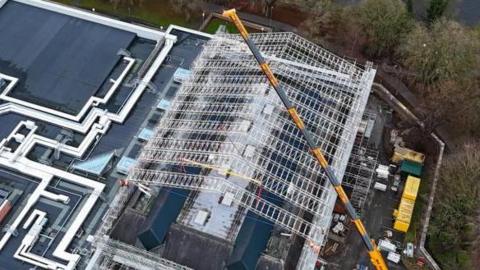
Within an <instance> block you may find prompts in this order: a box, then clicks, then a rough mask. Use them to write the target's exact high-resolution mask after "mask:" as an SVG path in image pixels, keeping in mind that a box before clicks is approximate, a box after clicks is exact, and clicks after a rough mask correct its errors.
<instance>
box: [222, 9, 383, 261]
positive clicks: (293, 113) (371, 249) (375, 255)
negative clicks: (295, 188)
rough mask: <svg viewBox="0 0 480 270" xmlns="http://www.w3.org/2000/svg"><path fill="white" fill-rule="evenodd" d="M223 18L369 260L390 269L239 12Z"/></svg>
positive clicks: (227, 11) (224, 13)
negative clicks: (281, 107)
mask: <svg viewBox="0 0 480 270" xmlns="http://www.w3.org/2000/svg"><path fill="white" fill-rule="evenodd" d="M223 16H225V17H228V18H230V19H231V20H232V22H233V23H234V24H235V26H236V28H237V29H238V31H239V32H240V35H241V36H242V38H243V40H244V41H245V42H246V43H247V45H248V48H249V49H250V51H251V52H252V54H253V56H254V57H255V60H256V61H257V62H258V64H259V65H260V68H261V69H262V71H263V73H264V74H265V75H266V76H267V78H268V81H269V82H270V85H271V86H272V87H273V88H274V89H275V91H276V93H277V95H278V96H279V97H280V99H281V101H282V103H283V105H284V106H285V107H286V109H287V110H288V113H289V115H290V118H291V119H292V121H293V122H294V123H295V125H296V126H297V128H298V129H299V130H300V131H301V134H302V135H303V138H304V139H305V141H306V142H307V145H308V147H309V148H310V152H311V153H312V155H313V156H314V157H315V159H316V160H317V161H318V163H319V164H320V166H321V167H322V168H323V170H324V171H325V174H326V175H327V177H328V180H329V181H330V183H331V184H332V185H333V187H334V188H335V191H336V192H337V194H338V197H339V198H340V200H341V201H342V203H343V204H344V205H345V208H346V210H347V213H348V215H349V216H350V218H351V219H352V221H353V223H354V224H355V227H356V229H357V231H358V233H359V234H360V236H361V237H362V240H363V243H364V244H365V246H366V247H367V250H368V255H369V256H370V261H371V262H372V264H373V266H374V267H375V268H376V269H377V270H387V269H388V267H387V264H386V263H385V261H384V259H383V257H382V254H381V253H380V251H379V250H378V248H377V245H376V244H375V241H373V240H372V239H370V236H369V235H368V233H367V231H366V229H365V226H364V225H363V222H362V221H361V220H360V218H359V216H358V215H357V213H356V211H355V209H354V208H353V206H352V203H351V202H350V199H349V198H348V196H347V194H346V193H345V190H343V187H342V185H341V182H340V181H339V180H338V178H337V176H336V175H335V172H334V171H333V169H332V168H331V167H330V165H329V164H328V161H327V160H326V159H325V156H324V155H323V153H322V151H321V150H320V148H319V147H318V146H316V145H315V143H314V141H313V139H312V135H311V134H310V131H308V130H307V129H306V128H305V124H304V123H303V120H302V118H301V117H300V115H299V114H298V112H297V109H296V108H295V106H294V105H293V104H292V103H291V102H290V99H289V98H288V96H287V94H286V93H285V91H284V90H283V88H282V85H281V84H280V83H279V81H278V79H277V78H276V77H275V75H274V74H273V72H272V70H271V69H270V66H269V65H268V63H267V62H266V61H265V58H264V57H263V56H262V54H261V53H260V51H259V50H258V48H257V46H256V45H255V44H254V43H253V41H252V40H251V39H250V34H249V33H248V32H247V29H246V28H245V26H244V25H243V23H242V21H241V20H240V18H239V17H238V15H237V12H236V11H235V9H230V10H226V11H224V12H223Z"/></svg>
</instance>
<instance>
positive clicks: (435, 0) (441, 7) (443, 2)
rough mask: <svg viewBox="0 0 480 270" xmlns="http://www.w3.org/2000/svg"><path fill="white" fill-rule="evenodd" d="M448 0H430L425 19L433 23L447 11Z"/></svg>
mask: <svg viewBox="0 0 480 270" xmlns="http://www.w3.org/2000/svg"><path fill="white" fill-rule="evenodd" d="M449 4H450V0H431V1H430V4H429V6H428V8H427V21H428V22H429V23H433V22H435V21H436V20H438V19H440V18H441V17H442V16H443V15H445V12H446V11H447V8H448V5H449Z"/></svg>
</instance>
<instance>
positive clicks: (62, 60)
mask: <svg viewBox="0 0 480 270" xmlns="http://www.w3.org/2000/svg"><path fill="white" fill-rule="evenodd" d="M135 37H136V34H135V33H131V32H127V31H122V30H119V29H115V28H111V27H108V26H104V25H100V24H97V23H93V22H88V21H85V20H81V19H78V18H74V17H70V16H67V15H64V14H60V13H55V12H53V11H48V10H44V9H41V8H36V7H33V6H29V5H25V4H21V3H18V2H15V1H8V2H7V3H6V4H5V5H4V6H3V7H2V8H0V72H1V73H4V74H6V75H9V76H14V77H17V78H19V79H20V81H19V83H18V84H17V86H16V87H15V88H14V89H13V90H12V92H11V93H9V95H10V96H12V97H16V98H21V99H22V100H25V101H29V102H32V103H35V104H38V105H42V106H45V107H49V108H53V109H56V110H60V111H63V112H67V113H72V114H76V113H78V112H79V111H80V109H81V108H82V107H83V106H84V105H85V103H86V101H87V100H88V99H89V98H90V97H91V96H93V95H95V93H96V91H97V90H98V89H99V88H100V87H101V85H102V84H103V82H104V81H105V80H107V79H108V77H109V74H110V72H111V71H112V70H113V68H114V67H115V65H116V64H117V62H118V61H119V60H120V56H118V55H117V52H118V50H119V49H121V48H128V47H129V45H130V44H131V43H132V42H133V41H134V39H135Z"/></svg>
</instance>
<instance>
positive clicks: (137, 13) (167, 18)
mask: <svg viewBox="0 0 480 270" xmlns="http://www.w3.org/2000/svg"><path fill="white" fill-rule="evenodd" d="M54 1H56V2H60V3H63V4H70V5H76V6H78V7H81V8H84V9H88V10H91V9H93V8H94V9H95V11H96V12H99V13H104V14H107V15H110V16H114V17H118V18H120V19H123V20H127V21H131V20H133V21H138V22H141V23H143V24H147V25H152V26H156V27H160V26H163V27H167V26H168V25H170V24H176V25H180V26H186V27H196V26H198V24H199V22H200V20H199V18H197V17H194V18H193V19H191V20H187V19H186V18H187V16H186V15H185V14H181V13H180V14H179V13H176V12H174V11H173V10H174V9H173V7H172V6H171V4H170V1H168V0H144V1H143V2H142V4H141V5H139V4H134V5H119V6H118V7H117V8H115V7H114V5H113V4H112V3H110V2H109V1H108V0H79V1H78V3H76V2H77V1H72V0H54Z"/></svg>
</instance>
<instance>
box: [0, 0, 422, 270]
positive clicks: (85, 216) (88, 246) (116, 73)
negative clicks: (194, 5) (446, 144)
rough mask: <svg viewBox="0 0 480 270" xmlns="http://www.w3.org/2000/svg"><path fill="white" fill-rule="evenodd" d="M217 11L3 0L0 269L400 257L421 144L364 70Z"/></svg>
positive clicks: (258, 264) (210, 266)
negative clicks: (206, 18)
mask: <svg viewBox="0 0 480 270" xmlns="http://www.w3.org/2000/svg"><path fill="white" fill-rule="evenodd" d="M225 14H226V15H225V18H226V19H229V16H230V20H232V21H233V22H235V24H236V26H237V27H238V29H239V30H240V35H236V34H229V33H226V32H225V31H222V27H221V28H220V29H219V31H217V33H216V34H214V35H211V34H206V33H203V32H199V31H195V30H192V29H187V28H183V27H179V26H175V25H171V26H170V27H168V29H166V30H165V31H161V30H160V29H154V28H150V27H146V26H141V25H137V24H131V23H126V22H123V21H119V20H116V19H114V18H109V17H105V16H103V15H100V14H97V13H95V12H91V11H85V10H80V9H76V8H72V7H67V6H64V5H61V4H55V3H51V2H47V1H41V0H0V92H1V94H0V123H1V125H0V226H1V229H2V230H1V231H0V237H1V238H0V269H57V270H60V269H64V270H66V269H142V270H143V269H145V270H147V269H198V270H216V269H219V270H220V269H229V270H237V269H238V270H242V269H245V270H246V269H249V270H250V269H252V270H253V269H260V270H262V269H265V270H267V269H268V270H277V269H278V270H280V269H374V268H372V265H371V264H370V263H372V264H373V265H374V267H376V268H377V269H387V268H386V267H387V265H388V269H405V268H404V267H403V266H402V263H401V259H402V258H404V257H405V258H411V257H413V252H414V247H413V244H411V243H404V240H403V239H404V234H405V233H407V232H408V230H409V225H410V220H411V218H412V213H413V209H414V206H415V200H416V197H417V193H418V190H419V186H420V183H421V180H420V179H421V177H422V167H423V163H424V160H425V156H424V155H423V154H422V153H419V152H416V151H414V150H411V149H409V148H407V147H406V146H405V143H404V142H403V140H402V134H399V133H398V132H397V130H396V128H395V125H394V124H393V123H392V110H391V109H389V108H388V106H387V105H386V104H385V103H383V102H382V101H381V100H379V99H378V98H377V97H375V96H373V95H371V90H372V84H373V81H374V77H375V74H376V70H375V68H374V67H373V65H372V64H370V63H367V64H366V65H360V64H358V63H355V62H354V61H351V60H347V59H343V58H341V57H339V56H336V55H334V54H332V53H330V52H329V51H327V50H325V49H324V48H322V47H320V46H319V45H316V44H314V43H312V42H310V41H308V40H306V39H304V38H302V37H301V36H299V35H297V34H294V33H279V32H265V33H253V34H248V33H247V32H246V30H245V29H242V25H241V21H240V20H237V21H236V17H235V16H236V14H235V13H225ZM19 18H21V19H19ZM223 29H224V28H223ZM85 40H88V41H89V42H85ZM385 145H388V147H389V148H390V149H391V151H385ZM342 187H343V188H342ZM344 194H345V195H344ZM362 221H363V222H365V226H364V225H363V223H362ZM357 230H358V231H359V232H360V234H359V233H357V232H356V231H357ZM367 232H368V233H370V235H368V234H367ZM370 237H371V239H372V240H374V241H373V242H372V241H370ZM362 241H363V242H362ZM365 247H366V248H365ZM372 254H374V255H372ZM369 256H370V258H369ZM382 256H383V258H385V262H383V258H382ZM377 263H378V265H380V266H378V265H377ZM382 265H385V266H384V267H385V268H382V267H383V266H382ZM379 267H380V268H379Z"/></svg>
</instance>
